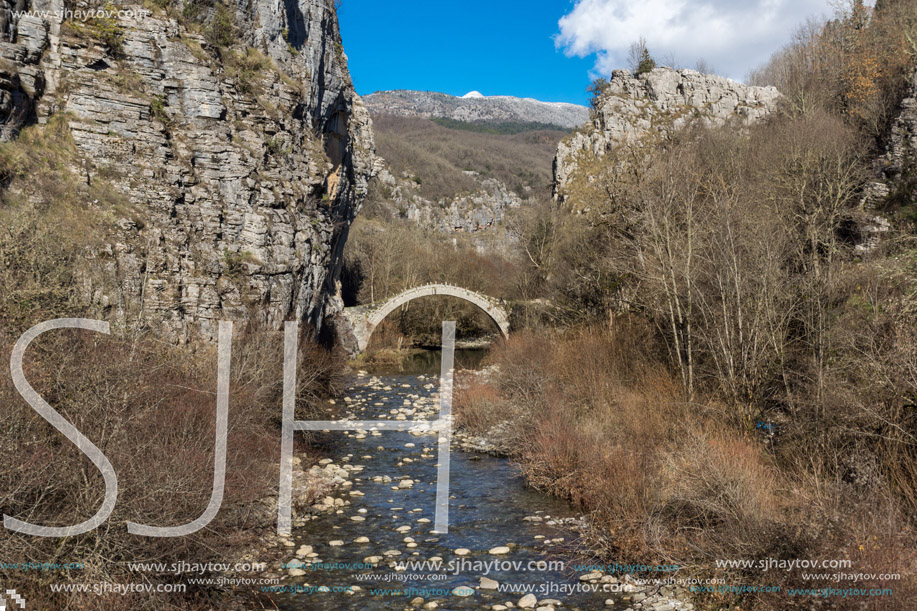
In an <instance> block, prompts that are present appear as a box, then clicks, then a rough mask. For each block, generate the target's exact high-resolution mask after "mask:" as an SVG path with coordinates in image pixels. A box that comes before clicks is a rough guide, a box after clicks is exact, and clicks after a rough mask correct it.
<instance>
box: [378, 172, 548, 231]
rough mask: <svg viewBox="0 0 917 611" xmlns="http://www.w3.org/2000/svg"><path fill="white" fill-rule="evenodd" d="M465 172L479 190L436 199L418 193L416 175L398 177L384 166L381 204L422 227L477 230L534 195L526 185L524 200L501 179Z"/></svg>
mask: <svg viewBox="0 0 917 611" xmlns="http://www.w3.org/2000/svg"><path fill="white" fill-rule="evenodd" d="M463 173H464V174H465V175H466V176H468V177H469V178H471V179H472V180H473V181H474V182H475V183H476V185H477V190H476V191H473V192H466V193H457V194H455V195H453V196H451V197H443V198H440V199H439V200H438V201H436V202H434V201H430V200H429V199H427V198H425V197H423V196H422V195H421V194H420V193H419V189H418V185H417V183H416V182H415V180H414V178H415V177H414V176H410V175H406V174H405V175H401V176H396V175H395V174H393V173H392V172H391V171H389V170H388V169H383V170H382V171H380V172H379V175H378V185H377V187H376V188H377V189H379V190H380V191H382V194H381V195H382V197H380V198H379V199H380V205H381V206H384V207H385V208H386V209H387V211H388V213H389V215H390V216H392V217H393V218H404V219H408V220H410V221H413V222H414V223H416V224H417V225H418V226H420V227H423V228H431V229H435V230H436V231H441V232H443V233H478V232H480V231H486V230H487V229H490V228H491V227H493V226H494V225H497V224H498V223H500V222H501V221H503V219H504V218H505V217H506V213H507V211H509V210H511V209H513V208H519V207H520V206H522V204H523V203H524V202H526V201H528V200H529V199H531V197H532V188H531V187H528V186H525V187H524V189H523V195H525V196H526V197H527V199H525V200H524V199H523V198H522V197H521V196H520V194H518V193H516V192H515V191H512V190H510V189H509V188H508V187H507V186H506V184H505V183H504V182H503V181H501V180H498V179H496V178H487V177H484V176H481V175H480V174H479V173H478V172H475V171H473V170H465V171H464V172H463Z"/></svg>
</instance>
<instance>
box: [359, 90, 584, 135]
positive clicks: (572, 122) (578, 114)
mask: <svg viewBox="0 0 917 611" xmlns="http://www.w3.org/2000/svg"><path fill="white" fill-rule="evenodd" d="M363 101H364V103H365V104H366V107H367V109H368V110H369V111H370V113H371V114H374V115H394V116H401V117H423V118H426V119H452V120H456V121H464V122H468V123H506V122H520V123H541V124H550V125H558V126H561V127H564V128H566V129H573V128H574V127H578V126H580V125H582V124H584V123H586V122H587V121H588V120H589V109H588V108H587V107H586V106H580V105H578V104H571V103H569V102H542V101H540V100H536V99H534V98H519V97H514V96H506V95H497V96H484V95H481V94H480V93H478V92H476V91H472V92H469V93H468V94H466V95H465V96H463V97H457V96H453V95H450V94H447V93H441V92H437V91H415V90H410V89H397V90H391V91H377V92H375V93H371V94H369V95H367V96H365V97H364V98H363Z"/></svg>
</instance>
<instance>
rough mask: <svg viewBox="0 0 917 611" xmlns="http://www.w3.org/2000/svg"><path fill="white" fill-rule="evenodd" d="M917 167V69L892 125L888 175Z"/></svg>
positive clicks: (892, 175)
mask: <svg viewBox="0 0 917 611" xmlns="http://www.w3.org/2000/svg"><path fill="white" fill-rule="evenodd" d="M915 167H917V70H914V74H913V75H912V76H911V83H910V87H909V89H908V94H907V97H906V98H904V100H902V102H901V107H900V114H899V115H898V117H897V119H895V122H894V124H893V125H892V130H891V134H890V137H889V144H888V154H887V155H886V172H885V173H886V175H887V176H889V177H890V178H892V179H896V180H898V179H900V178H902V174H904V173H906V172H908V171H913V170H914V168H915Z"/></svg>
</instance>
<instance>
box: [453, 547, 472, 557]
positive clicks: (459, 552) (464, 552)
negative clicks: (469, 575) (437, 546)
mask: <svg viewBox="0 0 917 611" xmlns="http://www.w3.org/2000/svg"><path fill="white" fill-rule="evenodd" d="M470 553H471V550H470V549H467V548H464V547H460V548H458V549H457V550H455V555H456V556H467V555H468V554H470Z"/></svg>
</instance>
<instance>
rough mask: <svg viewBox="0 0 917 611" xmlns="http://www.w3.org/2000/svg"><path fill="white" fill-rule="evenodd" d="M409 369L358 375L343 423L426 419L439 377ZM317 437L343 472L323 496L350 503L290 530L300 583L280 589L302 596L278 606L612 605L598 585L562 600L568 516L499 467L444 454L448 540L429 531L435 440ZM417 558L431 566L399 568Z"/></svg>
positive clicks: (569, 575) (573, 578) (431, 436)
mask: <svg viewBox="0 0 917 611" xmlns="http://www.w3.org/2000/svg"><path fill="white" fill-rule="evenodd" d="M472 357H473V355H462V354H461V353H457V355H456V361H457V363H458V364H459V365H461V363H462V362H470V361H472V360H474V359H473V358H472ZM478 360H479V359H478ZM415 365H416V363H415ZM438 365H439V361H438V359H437V358H435V357H430V358H427V361H426V369H427V370H435V368H436V367H438ZM421 369H422V368H421ZM412 371H413V373H411V374H399V375H372V374H368V373H366V372H361V375H359V376H357V377H356V379H355V380H354V382H353V384H352V386H351V388H350V390H349V392H348V393H347V396H346V400H345V403H344V406H343V409H342V417H344V418H345V419H348V420H388V419H393V420H394V419H399V420H419V419H425V420H433V419H435V418H436V417H437V415H438V411H439V400H438V390H439V388H438V387H439V383H438V382H439V380H438V377H439V376H438V373H427V374H423V373H417V367H414V369H412ZM458 375H461V373H459V374H458ZM326 437H327V438H329V439H330V440H331V441H330V442H329V443H330V447H331V454H330V456H331V459H332V460H333V461H334V463H335V464H337V465H340V466H342V467H344V468H346V469H347V470H348V471H349V473H350V478H351V481H352V485H350V486H349V487H345V488H343V489H341V490H338V491H335V492H333V493H332V494H333V495H334V496H336V497H340V498H342V499H344V501H345V502H347V503H349V504H347V505H344V506H341V507H338V508H337V509H336V510H335V511H332V512H329V513H324V514H320V515H318V516H317V517H315V518H314V519H312V520H311V521H309V522H307V523H306V525H305V526H301V527H299V528H295V529H294V531H293V537H294V543H295V547H292V548H290V550H294V551H296V550H298V551H299V552H300V554H299V556H300V558H299V559H298V560H297V559H296V558H291V559H290V561H293V562H296V561H298V562H301V563H302V565H303V566H302V567H301V570H302V571H303V573H304V574H302V575H297V576H296V577H294V578H293V579H292V580H290V581H288V582H287V583H290V584H295V585H299V586H302V588H301V591H299V592H298V593H295V594H288V595H287V597H286V598H285V599H284V600H283V601H282V605H283V608H285V609H316V610H332V609H407V608H414V609H423V608H428V609H429V608H438V609H491V608H494V605H507V603H510V604H512V605H515V606H516V608H519V607H518V605H519V602H520V599H521V598H522V597H523V596H524V595H525V594H527V593H529V592H531V593H532V594H534V596H535V598H537V600H538V601H539V602H538V605H537V606H538V607H540V608H544V609H550V608H552V607H553V606H555V605H556V608H558V609H561V608H562V609H607V608H610V607H608V606H606V602H605V601H606V600H607V599H609V598H614V599H618V598H619V596H620V595H612V594H609V593H608V592H607V591H601V590H602V589H601V585H603V584H593V585H599V586H600V587H599V588H598V589H599V591H598V592H584V591H573V590H574V589H576V588H581V587H582V586H579V585H578V584H580V581H579V578H578V577H579V574H581V573H582V572H583V571H579V572H577V571H576V570H575V565H576V564H579V561H577V560H574V555H573V552H572V549H573V547H574V546H575V543H576V541H575V539H576V534H575V532H574V531H573V530H571V529H570V528H569V527H568V526H567V525H566V524H565V519H567V520H569V519H573V518H574V517H575V515H576V514H575V513H574V512H573V511H572V510H571V508H570V507H569V506H568V505H567V504H566V503H564V502H562V501H559V500H557V499H553V498H551V497H548V496H545V495H542V494H540V493H537V492H535V491H533V490H531V489H529V488H527V487H526V486H525V484H524V482H523V479H522V477H521V476H520V474H519V472H518V469H517V468H516V467H514V466H513V464H512V463H511V462H510V461H508V460H505V459H501V458H495V457H491V456H486V455H479V454H471V453H466V452H462V451H461V450H459V449H457V448H456V447H455V445H453V450H452V453H451V469H450V474H451V477H450V479H451V482H450V483H451V488H450V505H449V508H450V523H449V532H448V533H446V534H438V533H435V532H433V519H434V505H435V497H436V473H437V469H436V466H437V463H438V452H437V448H438V444H437V436H436V434H435V433H426V434H419V431H414V432H393V431H382V432H379V431H372V430H368V431H353V432H335V433H330V434H328V435H326ZM360 467H362V469H361V468H360ZM406 480H410V481H411V482H413V484H408V483H407V481H406ZM363 537H365V539H362V538H363ZM367 540H368V541H367ZM302 546H310V547H311V548H312V549H311V550H304V549H303V548H302ZM499 547H508V548H509V550H508V551H507V550H505V549H504V550H499V549H495V548H499ZM466 550H467V551H466ZM307 552H308V553H307ZM501 552H502V553H501ZM290 555H291V556H292V554H290ZM424 561H432V562H434V563H435V562H438V561H440V562H441V565H439V566H436V565H427V566H422V565H420V566H418V565H414V566H413V567H407V568H403V569H402V568H399V566H398V565H399V564H401V563H405V562H416V563H421V562H424ZM557 561H563V562H564V563H565V565H564V564H563V563H559V562H557ZM552 562H553V563H554V564H551V563H552ZM495 563H499V564H495ZM370 565H372V568H370ZM578 573H579V574H578ZM482 577H486V578H487V579H490V580H493V582H496V583H492V582H488V581H487V580H485V581H483V582H482V579H481V578H482ZM355 586H356V587H355ZM494 587H496V588H498V589H492V588H494ZM318 588H321V590H318ZM347 589H350V590H351V591H349V592H348V591H344V590H347ZM501 589H503V590H505V591H500V590H501ZM529 600H531V599H529ZM555 601H556V602H555ZM526 602H529V601H526ZM561 603H562V605H561ZM434 605H435V606H434ZM496 608H497V609H499V608H500V607H499V606H498V607H496ZM618 608H621V609H624V608H627V605H623V606H620V607H618Z"/></svg>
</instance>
